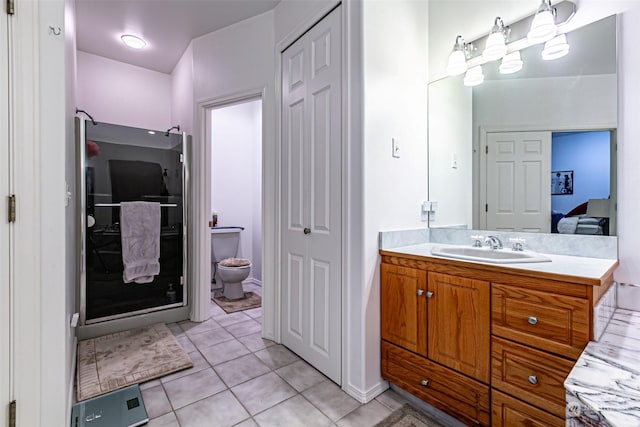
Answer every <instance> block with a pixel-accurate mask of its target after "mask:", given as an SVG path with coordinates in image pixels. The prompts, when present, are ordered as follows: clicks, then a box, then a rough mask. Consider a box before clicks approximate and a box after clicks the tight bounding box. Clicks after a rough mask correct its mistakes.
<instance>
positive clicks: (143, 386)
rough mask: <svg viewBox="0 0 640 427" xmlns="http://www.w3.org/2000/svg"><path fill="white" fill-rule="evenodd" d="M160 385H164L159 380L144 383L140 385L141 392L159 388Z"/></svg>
mask: <svg viewBox="0 0 640 427" xmlns="http://www.w3.org/2000/svg"><path fill="white" fill-rule="evenodd" d="M159 385H162V383H161V382H160V379H159V378H156V379H155V380H151V381H145V382H143V383H140V385H139V386H140V390H146V389H148V388H151V387H155V386H159Z"/></svg>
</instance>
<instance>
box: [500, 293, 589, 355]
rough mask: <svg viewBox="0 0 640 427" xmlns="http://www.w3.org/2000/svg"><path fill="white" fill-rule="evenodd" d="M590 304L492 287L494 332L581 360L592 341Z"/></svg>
mask: <svg viewBox="0 0 640 427" xmlns="http://www.w3.org/2000/svg"><path fill="white" fill-rule="evenodd" d="M590 311H591V309H590V307H589V301H588V300H586V299H580V298H575V297H569V296H565V295H555V294H550V293H546V292H537V291H533V290H529V289H523V288H518V287H514V286H508V285H503V284H498V283H493V284H492V286H491V321H492V323H491V333H492V334H493V335H498V336H501V337H505V338H509V339H511V340H514V341H518V342H521V343H523V344H527V345H531V346H533V347H537V348H540V349H543V350H547V351H550V352H553V353H557V354H561V355H563V356H566V357H569V358H572V359H578V357H580V354H581V353H582V350H583V349H584V347H585V346H586V345H587V343H588V342H589V338H590V326H589V313H590Z"/></svg>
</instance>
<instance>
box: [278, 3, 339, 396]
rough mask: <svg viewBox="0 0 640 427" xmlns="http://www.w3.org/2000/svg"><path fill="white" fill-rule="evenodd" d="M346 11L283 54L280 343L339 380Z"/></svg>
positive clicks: (325, 21) (336, 12) (336, 11)
mask: <svg viewBox="0 0 640 427" xmlns="http://www.w3.org/2000/svg"><path fill="white" fill-rule="evenodd" d="M340 10H341V8H337V9H334V10H333V11H332V12H331V13H330V14H329V15H327V16H326V17H325V18H324V19H323V20H322V21H320V22H319V23H318V24H316V25H315V26H314V27H313V28H311V29H310V30H309V31H308V32H307V33H305V34H304V35H303V36H302V37H301V38H300V39H298V40H297V41H296V42H295V43H293V44H292V45H291V46H290V47H289V48H287V50H285V51H284V52H283V54H282V224H281V225H282V228H281V229H282V240H281V242H282V251H281V272H282V342H283V344H284V345H286V346H287V347H289V348H290V349H291V350H292V351H294V352H295V353H297V354H298V355H299V356H300V357H302V358H303V359H305V360H306V361H307V362H309V363H310V364H311V365H313V366H314V367H316V368H317V369H318V370H320V371H321V372H323V373H324V374H325V375H326V376H328V377H329V378H331V379H332V380H333V381H334V382H336V383H338V384H339V383H340V381H341V358H342V349H341V324H342V318H341V313H342V282H341V269H342V251H341V235H342V223H341V212H342V207H341V206H342V203H341V201H342V194H341V186H342V184H341V183H342V111H341V105H342V87H341V85H342V83H341V70H342V65H341V20H340V18H341V15H340Z"/></svg>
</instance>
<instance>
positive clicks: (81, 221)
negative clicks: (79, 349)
mask: <svg viewBox="0 0 640 427" xmlns="http://www.w3.org/2000/svg"><path fill="white" fill-rule="evenodd" d="M86 122H87V120H83V119H82V118H80V117H76V118H75V131H76V143H77V147H78V149H77V150H76V164H77V165H78V170H77V188H78V190H77V191H78V194H79V195H80V197H79V199H78V203H77V224H78V233H77V236H78V241H77V242H76V244H77V248H78V250H77V254H78V259H77V262H78V282H79V286H78V303H79V304H78V306H79V326H80V327H87V326H93V325H98V324H103V323H105V322H110V321H120V320H125V319H130V318H132V317H135V316H141V315H147V314H150V313H156V312H162V311H167V310H171V309H181V311H182V310H184V309H186V312H185V313H183V314H184V315H183V316H181V317H184V318H185V319H186V318H187V317H188V315H189V311H188V310H189V299H188V296H189V292H188V288H189V281H188V272H189V271H188V243H189V238H188V237H189V235H188V230H189V227H188V222H189V214H190V210H189V188H190V187H189V159H190V158H191V135H187V134H186V132H183V133H182V154H181V158H182V280H181V285H182V302H177V303H173V304H165V305H160V306H155V307H149V308H145V309H141V310H134V311H128V312H125V313H120V314H114V315H110V316H104V317H99V318H96V319H90V320H87V258H86V254H87V240H86V239H87V229H86V227H87V224H86V222H87V221H86V220H87V180H86V174H85V168H86V142H87V138H86ZM178 316H179V317H180V314H178ZM156 320H157V319H156ZM168 320H171V321H175V320H176V319H175V316H172V318H171V319H168ZM137 323H139V322H137ZM145 323H147V322H145ZM119 329H121V328H119ZM97 330H98V331H100V332H98V333H106V332H107V331H108V329H107V330H105V329H104V328H97ZM80 335H85V334H82V333H81V334H80ZM92 335H93V334H91V333H90V334H88V335H87V337H88V336H92Z"/></svg>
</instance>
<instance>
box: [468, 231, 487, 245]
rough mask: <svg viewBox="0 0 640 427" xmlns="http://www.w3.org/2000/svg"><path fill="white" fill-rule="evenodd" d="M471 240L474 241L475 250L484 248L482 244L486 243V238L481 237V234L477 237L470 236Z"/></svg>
mask: <svg viewBox="0 0 640 427" xmlns="http://www.w3.org/2000/svg"><path fill="white" fill-rule="evenodd" d="M470 237H471V240H473V247H474V248H481V247H482V242H483V241H484V236H481V235H479V234H477V235H473V236H470Z"/></svg>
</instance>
